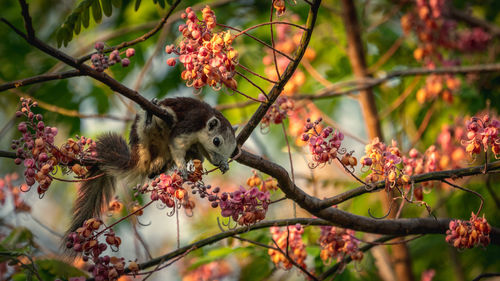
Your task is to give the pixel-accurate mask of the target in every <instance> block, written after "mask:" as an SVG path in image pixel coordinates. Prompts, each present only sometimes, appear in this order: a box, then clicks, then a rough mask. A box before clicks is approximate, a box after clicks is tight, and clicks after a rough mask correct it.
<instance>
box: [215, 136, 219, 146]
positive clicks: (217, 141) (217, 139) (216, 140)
mask: <svg viewBox="0 0 500 281" xmlns="http://www.w3.org/2000/svg"><path fill="white" fill-rule="evenodd" d="M213 143H214V145H215V146H219V145H220V139H219V138H218V137H215V138H214V140H213Z"/></svg>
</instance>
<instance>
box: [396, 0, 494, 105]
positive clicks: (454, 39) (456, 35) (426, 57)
mask: <svg viewBox="0 0 500 281" xmlns="http://www.w3.org/2000/svg"><path fill="white" fill-rule="evenodd" d="M446 2H448V0H418V1H415V6H416V7H415V8H414V9H409V12H408V13H406V14H405V15H404V16H403V17H401V26H402V28H403V31H404V32H405V33H406V34H408V33H410V32H411V31H413V32H415V34H416V35H417V38H418V40H419V47H418V48H416V49H415V51H414V52H413V56H414V57H415V59H416V60H417V61H419V62H422V63H423V64H424V65H425V66H426V67H427V68H430V69H433V68H435V67H436V65H438V64H439V65H442V66H455V65H458V64H459V61H456V60H451V59H446V58H445V56H444V52H443V50H445V49H446V50H458V51H466V52H471V51H481V50H484V48H486V46H487V44H488V43H489V42H490V41H491V36H490V35H489V34H487V33H486V32H485V31H483V30H482V29H480V28H473V29H465V30H463V31H459V30H458V29H457V23H456V22H455V21H454V20H452V19H450V18H449V17H445V16H443V14H444V13H445V9H446V6H447V3H446ZM459 87H460V80H458V79H457V78H455V77H454V76H453V75H429V76H428V77H427V78H426V85H425V86H424V87H423V88H422V89H420V90H419V91H418V92H417V100H418V101H419V102H420V103H423V102H425V101H428V100H431V99H434V98H436V97H437V96H441V97H442V99H443V100H445V101H447V102H451V101H452V100H453V93H456V92H457V91H458V88H459Z"/></svg>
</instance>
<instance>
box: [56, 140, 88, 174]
mask: <svg viewBox="0 0 500 281" xmlns="http://www.w3.org/2000/svg"><path fill="white" fill-rule="evenodd" d="M96 146H97V145H96V143H95V141H94V140H92V139H91V138H87V137H84V136H80V137H79V136H76V140H75V139H72V138H69V139H68V140H67V141H66V142H65V143H64V144H62V145H61V147H60V148H59V149H58V150H53V151H52V154H53V155H54V157H56V158H57V159H58V160H59V163H61V164H65V165H68V166H69V167H70V168H71V171H72V172H73V173H75V175H76V177H77V178H83V177H84V176H85V175H86V174H87V171H88V169H87V167H85V166H82V165H81V164H80V163H83V162H85V160H92V159H96V156H97V151H96Z"/></svg>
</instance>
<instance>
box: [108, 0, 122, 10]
mask: <svg viewBox="0 0 500 281" xmlns="http://www.w3.org/2000/svg"><path fill="white" fill-rule="evenodd" d="M111 3H112V4H113V6H114V7H115V8H120V7H121V6H122V0H111Z"/></svg>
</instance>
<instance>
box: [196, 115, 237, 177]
mask: <svg viewBox="0 0 500 281" xmlns="http://www.w3.org/2000/svg"><path fill="white" fill-rule="evenodd" d="M217 113H218V114H215V115H214V116H212V117H210V118H209V119H208V120H207V122H206V124H205V128H204V129H203V130H202V132H201V134H200V135H199V144H200V146H201V147H200V148H201V152H202V153H203V154H204V156H205V157H207V158H208V161H210V163H212V164H213V165H215V166H217V167H219V169H220V170H221V171H222V173H224V172H226V171H227V170H229V165H228V159H229V158H230V157H234V156H235V155H236V154H237V153H238V148H237V145H236V137H235V135H234V129H233V127H232V126H231V123H229V121H228V120H227V119H226V118H225V117H224V116H223V115H222V114H220V113H219V112H217Z"/></svg>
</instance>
